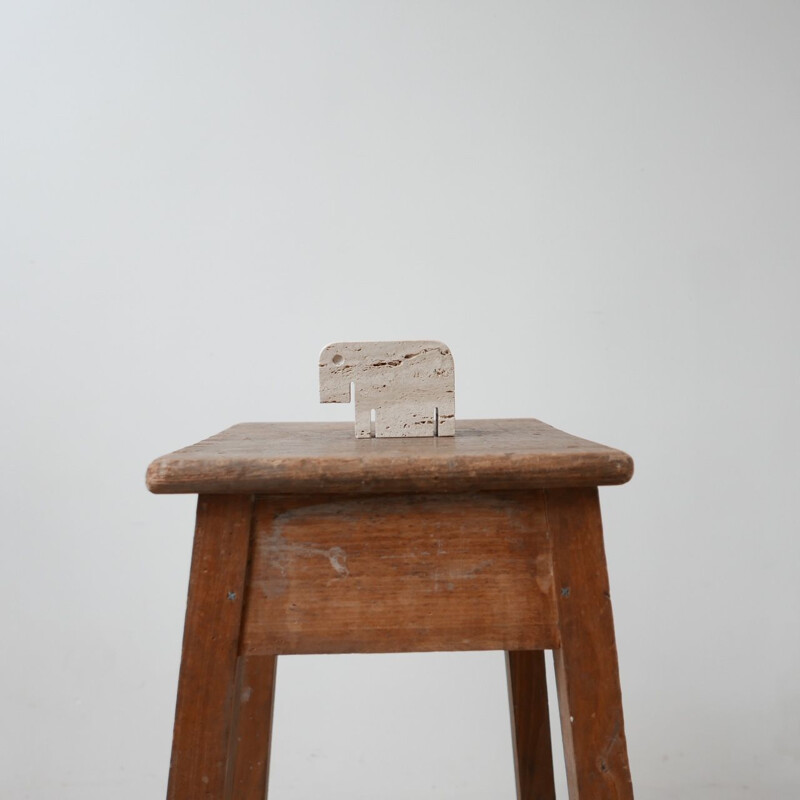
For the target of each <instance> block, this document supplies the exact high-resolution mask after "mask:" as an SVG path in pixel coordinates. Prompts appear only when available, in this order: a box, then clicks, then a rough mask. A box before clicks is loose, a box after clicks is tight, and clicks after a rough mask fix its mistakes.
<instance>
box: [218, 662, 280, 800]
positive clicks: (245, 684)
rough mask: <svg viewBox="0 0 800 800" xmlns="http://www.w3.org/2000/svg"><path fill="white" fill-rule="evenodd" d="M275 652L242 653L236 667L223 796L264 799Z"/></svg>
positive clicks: (273, 688) (273, 693)
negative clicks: (267, 654)
mask: <svg viewBox="0 0 800 800" xmlns="http://www.w3.org/2000/svg"><path fill="white" fill-rule="evenodd" d="M277 661H278V659H277V657H276V656H250V657H248V656H241V657H240V658H239V663H238V666H237V670H236V685H235V688H234V697H233V720H232V723H231V735H230V745H229V748H228V770H227V781H226V789H225V798H226V800H264V798H265V797H266V793H267V784H268V783H269V757H270V750H271V743H272V708H273V701H274V697H275V672H276V667H277Z"/></svg>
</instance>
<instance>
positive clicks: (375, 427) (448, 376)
mask: <svg viewBox="0 0 800 800" xmlns="http://www.w3.org/2000/svg"><path fill="white" fill-rule="evenodd" d="M351 383H352V384H353V385H354V387H355V392H354V393H355V415H356V424H355V435H356V438H358V439H369V438H370V436H374V437H375V438H378V439H380V438H384V437H387V438H388V437H403V438H410V437H417V436H452V435H453V434H454V433H455V373H454V366H453V355H452V353H451V352H450V348H449V347H448V346H447V345H446V344H445V343H444V342H434V341H403V342H335V343H334V344H329V345H328V346H327V347H325V348H324V349H323V351H322V352H321V353H320V354H319V399H320V402H322V403H349V402H350V394H351V391H350V384H351ZM371 414H374V421H371Z"/></svg>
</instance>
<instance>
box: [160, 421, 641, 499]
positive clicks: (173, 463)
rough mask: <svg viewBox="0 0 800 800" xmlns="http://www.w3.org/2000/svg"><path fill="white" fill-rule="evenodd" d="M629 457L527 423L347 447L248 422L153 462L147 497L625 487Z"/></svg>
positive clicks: (322, 427)
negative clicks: (178, 494) (203, 494)
mask: <svg viewBox="0 0 800 800" xmlns="http://www.w3.org/2000/svg"><path fill="white" fill-rule="evenodd" d="M632 474H633V461H632V460H631V458H630V456H628V455H627V454H625V453H623V452H621V451H619V450H614V449H612V448H610V447H605V446H603V445H600V444H595V443H594V442H589V441H586V440H585V439H579V438H577V437H575V436H570V435H569V434H568V433H564V432H563V431H559V430H557V429H556V428H552V427H550V426H549V425H545V424H544V423H543V422H539V421H538V420H534V419H516V420H515V419H507V420H478V421H469V420H467V421H459V422H458V429H457V435H456V436H453V437H433V438H417V439H355V438H354V437H353V428H352V426H351V425H349V424H348V423H345V422H342V423H335V422H330V423H325V422H318V423H293V422H280V423H268V422H253V423H244V424H241V425H234V426H233V427H232V428H229V429H228V430H226V431H223V432H222V433H220V434H217V435H216V436H212V437H211V438H210V439H206V440H205V441H203V442H200V443H198V444H196V445H192V446H191V447H187V448H185V449H183V450H178V451H177V452H175V453H171V454H170V455H166V456H162V457H161V458H158V459H156V460H155V461H154V462H153V463H152V464H151V465H150V468H149V469H148V471H147V485H148V487H149V488H150V490H151V491H152V492H156V493H180V492H189V493H191V492H199V493H206V492H214V493H216V492H219V493H228V494H241V493H247V494H249V493H271V494H272V493H275V494H281V493H286V494H314V493H317V492H320V493H340V494H378V493H387V492H467V491H496V490H526V491H527V490H530V489H535V488H546V487H559V486H598V485H606V484H618V483H625V482H626V481H627V480H629V479H630V477H631V475H632Z"/></svg>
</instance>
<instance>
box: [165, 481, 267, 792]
mask: <svg viewBox="0 0 800 800" xmlns="http://www.w3.org/2000/svg"><path fill="white" fill-rule="evenodd" d="M252 506H253V500H252V497H250V496H241V495H201V496H200V497H199V498H198V502H197V525H196V528H195V535H194V549H193V552H192V567H191V574H190V576H189V598H188V601H187V606H186V623H185V626H184V632H183V655H182V657H181V669H180V676H179V679H178V702H177V705H176V708H175V728H174V732H173V737H172V761H171V763H170V770H169V787H168V789H167V800H201V799H202V800H212V798H213V800H220V799H221V798H222V797H224V794H223V793H224V791H225V774H226V769H227V764H226V762H227V758H228V743H229V736H230V728H231V722H232V715H233V702H232V700H233V692H234V685H235V680H236V662H237V653H238V648H239V629H240V626H241V617H242V598H243V596H244V587H245V579H246V572H247V558H248V549H249V541H250V518H251V512H252Z"/></svg>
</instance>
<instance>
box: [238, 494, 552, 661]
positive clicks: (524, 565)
mask: <svg viewBox="0 0 800 800" xmlns="http://www.w3.org/2000/svg"><path fill="white" fill-rule="evenodd" d="M254 530H255V533H254V542H253V551H252V565H251V571H250V578H249V583H248V587H247V600H246V610H245V618H244V624H243V630H242V642H241V647H242V652H243V653H245V654H248V655H250V654H255V653H273V654H284V653H286V654H288V653H364V652H372V653H381V652H408V651H426V650H487V649H497V650H532V649H540V648H546V647H554V646H557V645H558V642H559V638H558V631H557V628H556V624H555V622H556V610H555V609H556V607H555V596H554V587H553V581H552V564H551V557H550V543H549V539H548V536H547V530H546V520H545V512H544V499H543V495H542V493H541V492H534V493H528V494H525V495H522V494H520V495H514V494H505V495H502V494H488V493H482V494H473V495H469V494H439V495H417V496H397V495H386V496H382V497H367V498H365V497H357V498H341V497H330V496H324V495H322V496H316V497H297V496H288V495H285V496H262V497H259V498H257V501H256V508H255V529H254Z"/></svg>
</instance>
